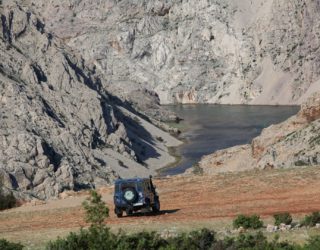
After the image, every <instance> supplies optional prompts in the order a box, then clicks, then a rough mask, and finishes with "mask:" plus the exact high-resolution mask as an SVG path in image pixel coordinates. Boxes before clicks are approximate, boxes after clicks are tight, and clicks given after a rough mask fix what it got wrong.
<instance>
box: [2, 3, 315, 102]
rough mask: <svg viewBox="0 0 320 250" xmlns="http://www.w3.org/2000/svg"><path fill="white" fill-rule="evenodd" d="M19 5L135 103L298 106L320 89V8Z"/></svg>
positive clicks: (287, 5) (298, 5)
mask: <svg viewBox="0 0 320 250" xmlns="http://www.w3.org/2000/svg"><path fill="white" fill-rule="evenodd" d="M3 1H4V2H6V1H9V0H3ZM10 1H11V0H10ZM19 2H20V3H21V4H22V5H28V6H32V8H33V9H34V11H36V12H38V13H39V15H41V16H42V17H43V18H44V19H45V21H46V28H47V29H48V30H50V32H52V33H53V34H55V35H57V36H58V37H60V38H61V39H63V40H64V41H65V43H67V44H68V45H69V46H70V47H73V48H75V49H77V50H78V51H80V52H81V54H82V55H83V57H84V58H85V59H86V60H87V61H88V62H90V63H92V64H94V65H95V66H96V67H97V68H98V69H100V70H101V71H102V72H104V73H105V74H106V75H107V76H108V81H109V82H110V83H112V84H111V85H112V88H114V89H116V90H117V91H118V93H120V95H121V96H122V97H124V98H126V99H128V100H132V99H134V98H132V97H131V96H130V93H131V92H132V91H140V90H141V89H144V88H146V89H148V90H149V91H150V90H152V91H155V92H156V93H157V94H158V95H159V97H160V100H161V103H224V104H301V103H302V102H303V101H305V100H306V99H307V97H308V96H310V95H311V94H312V93H313V92H315V91H317V90H319V89H320V83H319V81H318V80H319V74H320V70H319V69H320V67H319V66H320V60H319V58H320V57H319V56H320V40H319V39H320V33H319V30H320V15H319V13H320V1H319V0H314V1H310V0H287V1H283V0H255V1H252V0H241V1H237V0H173V1H167V0H163V1H160V0H122V1H118V0H106V1H101V0H68V1H62V0H46V1H44V0H38V1H33V0H20V1H19Z"/></svg>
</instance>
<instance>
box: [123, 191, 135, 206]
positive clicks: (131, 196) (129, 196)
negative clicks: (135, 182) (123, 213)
mask: <svg viewBox="0 0 320 250" xmlns="http://www.w3.org/2000/svg"><path fill="white" fill-rule="evenodd" d="M123 198H124V199H125V200H126V201H127V202H130V203H132V202H134V201H135V200H136V198H137V192H136V190H135V189H134V188H126V189H125V190H124V191H123Z"/></svg>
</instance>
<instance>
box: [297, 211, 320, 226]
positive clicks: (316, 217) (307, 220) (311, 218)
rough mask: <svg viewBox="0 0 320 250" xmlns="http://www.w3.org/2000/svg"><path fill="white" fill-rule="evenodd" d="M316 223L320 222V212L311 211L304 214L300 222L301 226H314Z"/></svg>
mask: <svg viewBox="0 0 320 250" xmlns="http://www.w3.org/2000/svg"><path fill="white" fill-rule="evenodd" d="M317 223H320V213H319V212H313V213H312V214H310V215H306V216H305V217H304V219H303V221H302V222H301V224H302V225H303V226H309V227H314V226H315V225H316V224H317Z"/></svg>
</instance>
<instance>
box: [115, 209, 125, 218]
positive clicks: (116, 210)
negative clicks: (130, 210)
mask: <svg viewBox="0 0 320 250" xmlns="http://www.w3.org/2000/svg"><path fill="white" fill-rule="evenodd" d="M114 213H115V214H116V215H117V217H118V218H120V217H122V214H123V211H122V209H121V208H118V207H115V209H114Z"/></svg>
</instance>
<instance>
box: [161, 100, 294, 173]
mask: <svg viewBox="0 0 320 250" xmlns="http://www.w3.org/2000/svg"><path fill="white" fill-rule="evenodd" d="M165 106H166V107H167V108H168V109H169V110H170V111H173V112H175V113H176V114H177V115H178V116H179V117H181V118H182V119H183V120H182V121H180V122H179V123H177V124H168V125H170V126H171V125H173V126H174V127H182V128H183V130H182V133H181V134H180V135H179V136H178V137H177V138H178V139H179V140H180V141H182V142H183V144H182V145H179V146H178V147H175V148H174V149H169V154H170V155H172V156H173V157H175V158H176V161H175V162H173V163H171V164H168V165H167V166H165V167H164V168H161V169H159V170H158V171H157V172H158V174H159V176H168V175H169V176H172V175H179V174H183V173H184V172H185V171H186V170H187V169H189V168H191V167H192V166H193V165H194V164H196V163H198V162H199V161H200V160H201V158H202V157H204V156H206V155H209V154H212V153H214V152H216V151H217V150H221V149H227V148H230V147H233V146H239V145H243V144H247V143H249V142H250V141H251V140H252V139H253V138H254V137H256V136H258V135H259V134H260V133H261V131H262V129H264V128H266V127H268V126H270V125H271V124H276V123H279V122H281V121H284V120H286V119H287V118H288V117H290V116H291V115H294V114H296V113H297V112H298V110H299V106H298V105H293V106H283V105H225V104H223V105H219V104H178V105H165ZM175 125H178V126H175Z"/></svg>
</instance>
